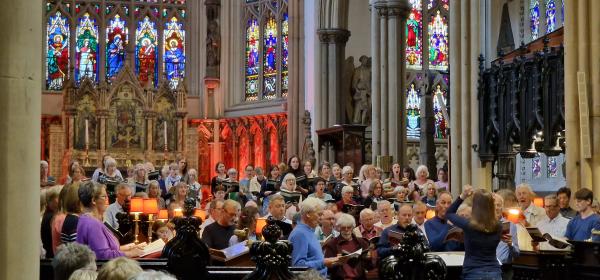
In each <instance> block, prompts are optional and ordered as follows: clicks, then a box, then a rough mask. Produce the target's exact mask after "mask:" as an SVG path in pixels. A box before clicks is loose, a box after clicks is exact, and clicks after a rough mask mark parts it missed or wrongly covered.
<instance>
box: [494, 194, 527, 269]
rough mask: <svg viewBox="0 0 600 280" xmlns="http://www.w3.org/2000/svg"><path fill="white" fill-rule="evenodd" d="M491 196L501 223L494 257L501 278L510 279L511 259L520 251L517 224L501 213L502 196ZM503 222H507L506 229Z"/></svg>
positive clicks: (502, 207)
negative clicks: (500, 271)
mask: <svg viewBox="0 0 600 280" xmlns="http://www.w3.org/2000/svg"><path fill="white" fill-rule="evenodd" d="M513 195H514V194H513ZM492 196H493V198H494V206H495V212H496V219H498V220H499V221H500V222H502V223H503V228H502V239H501V240H500V243H498V247H496V258H497V259H498V261H499V262H500V263H501V265H502V279H512V275H513V270H512V261H513V259H514V258H515V257H518V256H519V254H520V253H521V251H520V249H519V238H518V234H517V225H516V224H514V223H512V222H509V221H507V220H506V219H505V218H504V217H503V215H502V211H503V210H504V208H506V207H505V204H504V198H502V196H501V195H499V194H497V193H494V194H492ZM504 223H509V224H508V230H506V228H505V227H504Z"/></svg>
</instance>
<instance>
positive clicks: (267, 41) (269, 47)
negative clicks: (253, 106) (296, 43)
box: [244, 0, 289, 101]
mask: <svg viewBox="0 0 600 280" xmlns="http://www.w3.org/2000/svg"><path fill="white" fill-rule="evenodd" d="M244 22H245V23H246V27H245V30H246V32H245V34H244V35H245V42H246V43H245V51H244V62H245V63H244V67H245V69H244V73H245V87H244V88H245V100H246V101H257V100H263V99H267V100H272V99H277V98H280V97H286V96H287V93H288V55H289V53H288V33H289V29H288V14H287V0H246V6H245V20H244Z"/></svg>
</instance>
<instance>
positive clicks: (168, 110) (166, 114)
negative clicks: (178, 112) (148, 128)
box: [153, 96, 176, 151]
mask: <svg viewBox="0 0 600 280" xmlns="http://www.w3.org/2000/svg"><path fill="white" fill-rule="evenodd" d="M154 110H155V111H156V113H157V118H156V121H155V122H154V141H153V143H154V149H155V150H158V151H162V150H164V148H165V122H166V125H167V138H168V139H167V140H168V143H167V147H168V149H169V151H174V150H175V143H176V141H175V137H176V135H175V132H176V129H175V128H176V127H175V125H176V124H175V121H174V120H175V106H173V103H172V102H170V101H169V100H168V98H167V97H165V96H161V97H159V98H158V100H157V101H156V103H155V104H154Z"/></svg>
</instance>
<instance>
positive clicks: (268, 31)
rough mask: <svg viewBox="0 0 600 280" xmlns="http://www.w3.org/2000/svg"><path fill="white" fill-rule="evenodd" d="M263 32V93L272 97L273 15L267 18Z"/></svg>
mask: <svg viewBox="0 0 600 280" xmlns="http://www.w3.org/2000/svg"><path fill="white" fill-rule="evenodd" d="M263 34H264V36H263V39H264V43H263V57H264V66H263V81H264V84H263V95H264V97H265V98H266V99H274V98H275V87H276V80H277V77H276V76H277V23H276V22H275V17H269V18H267V22H266V23H265V29H264V32H263Z"/></svg>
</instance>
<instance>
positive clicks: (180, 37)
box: [163, 17, 185, 88]
mask: <svg viewBox="0 0 600 280" xmlns="http://www.w3.org/2000/svg"><path fill="white" fill-rule="evenodd" d="M165 25H166V28H165V34H164V38H165V39H164V41H163V45H164V48H165V49H164V52H165V57H164V61H165V75H166V76H167V80H168V81H169V85H170V86H171V88H175V87H177V84H178V83H179V81H181V79H183V77H184V75H185V48H184V45H185V31H184V30H183V27H182V24H181V23H179V20H178V19H177V18H176V17H173V18H171V20H170V21H169V22H167V23H165Z"/></svg>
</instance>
